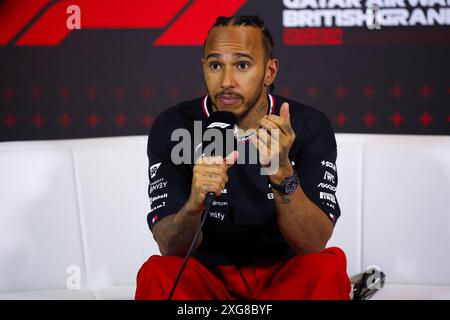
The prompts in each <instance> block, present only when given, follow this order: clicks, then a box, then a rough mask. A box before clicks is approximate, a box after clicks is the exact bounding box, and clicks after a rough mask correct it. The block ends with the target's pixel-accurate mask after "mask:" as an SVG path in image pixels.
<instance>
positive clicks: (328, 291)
mask: <svg viewBox="0 0 450 320" xmlns="http://www.w3.org/2000/svg"><path fill="white" fill-rule="evenodd" d="M291 263H293V266H294V267H295V265H296V264H297V263H298V267H299V268H304V267H306V268H308V266H309V269H310V270H311V274H310V277H311V278H310V279H311V282H312V284H313V285H314V286H316V287H315V289H316V293H317V294H318V295H317V296H316V297H313V298H319V299H320V298H327V297H330V298H337V299H349V297H350V296H349V294H350V290H351V283H350V279H349V278H348V275H347V259H346V256H345V253H344V251H342V249H340V248H338V247H330V248H326V249H324V250H323V251H322V252H320V253H311V254H306V255H303V256H296V257H293V258H292V261H291Z"/></svg>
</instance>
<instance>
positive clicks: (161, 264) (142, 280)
mask: <svg viewBox="0 0 450 320" xmlns="http://www.w3.org/2000/svg"><path fill="white" fill-rule="evenodd" d="M182 260H183V259H181V258H179V257H175V256H158V255H153V256H151V257H150V258H149V259H148V260H147V261H146V262H145V263H144V264H143V265H142V266H141V268H140V269H139V271H138V274H137V277H136V294H135V299H136V300H141V299H158V300H165V299H167V297H166V296H165V295H163V294H166V292H165V290H155V286H154V284H155V283H159V285H160V286H167V284H162V283H160V282H161V281H165V280H166V279H165V277H164V276H163V274H164V273H165V272H166V271H167V270H169V269H171V268H174V267H175V268H179V267H180V265H181V263H182ZM152 288H153V290H151V289H152Z"/></svg>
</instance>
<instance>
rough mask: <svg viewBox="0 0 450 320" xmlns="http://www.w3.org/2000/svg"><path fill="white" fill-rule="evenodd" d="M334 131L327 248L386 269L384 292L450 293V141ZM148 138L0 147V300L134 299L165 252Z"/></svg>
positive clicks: (352, 268)
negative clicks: (149, 266) (154, 230)
mask: <svg viewBox="0 0 450 320" xmlns="http://www.w3.org/2000/svg"><path fill="white" fill-rule="evenodd" d="M336 137H337V141H338V161H337V167H338V173H339V185H338V191H337V195H338V199H339V201H340V204H341V209H342V217H341V219H340V220H339V222H338V223H337V225H336V228H335V232H334V235H333V238H332V241H331V242H330V243H329V245H330V246H332V245H337V246H340V247H341V248H343V249H344V251H345V252H346V254H347V258H348V273H349V275H354V274H356V273H359V272H361V271H365V270H366V268H367V267H369V266H372V265H377V266H379V268H380V269H381V270H382V271H384V272H385V274H386V276H387V278H386V286H385V288H383V289H382V290H381V291H380V292H379V293H377V294H376V295H375V296H374V299H450V249H449V244H450V137H448V136H426V137H425V136H402V135H359V134H337V135H336ZM146 142H147V137H146V136H135V137H118V138H99V139H80V140H58V141H26V142H3V143H0V201H1V205H0V299H132V298H133V297H134V290H135V278H136V273H137V271H138V269H139V267H140V266H141V264H142V263H143V262H144V261H145V260H146V259H147V258H148V257H149V256H150V255H152V254H157V253H158V247H157V245H156V244H155V242H154V241H153V238H152V236H151V233H150V231H149V230H148V227H147V223H146V214H147V211H148V209H149V202H148V199H147V179H148V178H147V157H146ZM73 270H76V272H75V273H74V272H73ZM68 271H69V273H68ZM75 275H79V276H80V278H79V279H80V288H79V289H78V288H77V287H76V286H75V287H74V285H73V284H74V283H76V282H72V280H73V279H74V276H75ZM69 288H70V289H69Z"/></svg>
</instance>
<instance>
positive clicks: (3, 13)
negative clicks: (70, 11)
mask: <svg viewBox="0 0 450 320" xmlns="http://www.w3.org/2000/svg"><path fill="white" fill-rule="evenodd" d="M48 2H50V0H34V1H24V0H4V1H3V2H2V3H1V4H0V45H6V44H7V43H8V42H9V41H11V40H12V38H14V36H15V35H16V34H17V33H18V32H19V31H20V30H22V29H23V27H25V25H26V24H27V23H28V22H29V21H30V20H31V18H33V17H34V16H35V15H36V14H37V13H38V12H39V11H40V10H41V9H42V8H43V7H44V6H45V5H46V4H47V3H48Z"/></svg>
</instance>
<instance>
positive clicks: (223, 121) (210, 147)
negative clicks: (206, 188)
mask: <svg viewBox="0 0 450 320" xmlns="http://www.w3.org/2000/svg"><path fill="white" fill-rule="evenodd" d="M205 126H206V129H205V131H204V133H203V139H202V140H203V141H202V144H201V145H200V148H199V149H200V150H201V151H202V152H201V155H202V156H208V157H210V156H221V157H222V158H225V157H226V156H227V155H229V154H230V153H231V152H232V151H233V150H236V140H235V130H236V126H237V119H236V117H235V115H234V114H233V113H232V112H227V111H217V112H213V113H212V115H211V116H210V117H209V118H208V120H207V121H206V125H205ZM200 150H197V151H200ZM215 198H216V196H215V194H214V193H212V192H210V193H208V194H207V195H206V199H205V204H206V205H208V204H210V203H212V202H213V200H214V199H215Z"/></svg>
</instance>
